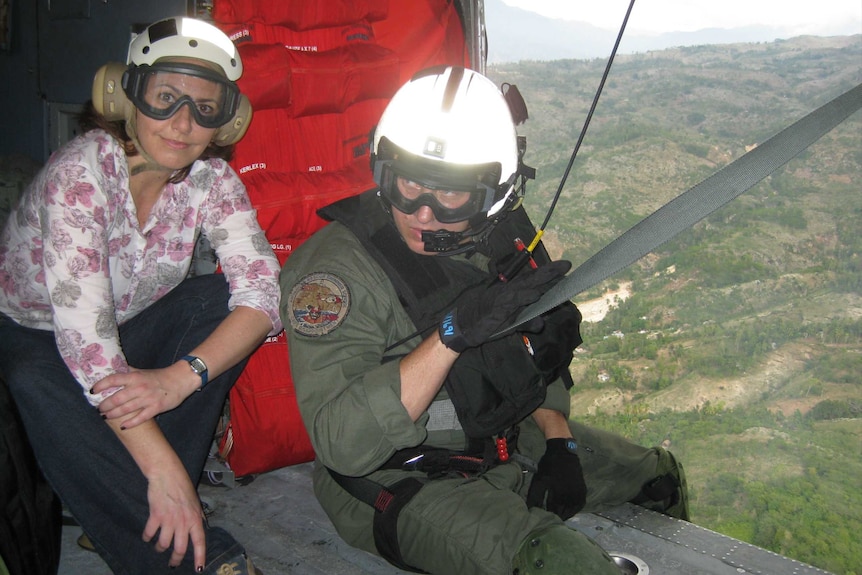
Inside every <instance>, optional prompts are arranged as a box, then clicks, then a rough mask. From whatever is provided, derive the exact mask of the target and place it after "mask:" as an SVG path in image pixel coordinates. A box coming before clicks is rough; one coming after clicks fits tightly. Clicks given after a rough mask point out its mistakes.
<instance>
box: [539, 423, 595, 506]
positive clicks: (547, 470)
mask: <svg viewBox="0 0 862 575" xmlns="http://www.w3.org/2000/svg"><path fill="white" fill-rule="evenodd" d="M546 445H547V447H546V449H545V455H543V456H542V459H540V460H539V469H538V471H537V472H536V475H535V476H534V477H533V482H532V483H531V484H530V490H529V491H528V492H527V506H528V507H543V508H545V509H547V510H548V511H550V512H552V513H556V514H557V515H558V516H559V517H560V519H562V520H563V521H565V520H566V519H568V518H569V517H571V516H573V515H574V514H575V513H577V512H578V511H580V510H581V509H583V508H584V504H585V503H586V501H587V484H586V482H585V481H584V471H583V469H582V468H581V460H580V459H579V458H578V454H577V444H576V443H575V440H574V439H571V438H556V439H549V440H547V441H546Z"/></svg>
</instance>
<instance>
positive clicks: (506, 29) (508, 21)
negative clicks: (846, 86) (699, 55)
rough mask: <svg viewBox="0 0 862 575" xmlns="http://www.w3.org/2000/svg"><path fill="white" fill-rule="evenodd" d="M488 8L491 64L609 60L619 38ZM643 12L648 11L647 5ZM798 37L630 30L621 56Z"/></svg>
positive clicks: (770, 31) (492, 2)
mask: <svg viewBox="0 0 862 575" xmlns="http://www.w3.org/2000/svg"><path fill="white" fill-rule="evenodd" d="M484 4H485V25H486V28H487V30H488V63H489V64H495V63H502V62H518V61H521V60H545V61H548V60H562V59H590V58H606V57H607V56H608V55H609V54H610V51H611V48H612V47H613V44H614V40H615V39H616V36H617V32H616V31H611V30H605V29H602V28H598V27H596V26H593V25H591V24H587V23H585V22H577V21H571V20H559V19H554V18H547V17H545V16H542V15H540V14H537V13H535V12H530V11H528V10H523V9H521V8H515V7H513V6H509V5H507V4H505V3H504V2H503V1H502V0H485V3H484ZM642 9H649V8H648V6H644V7H642ZM620 24H622V20H620ZM852 27H853V26H852V24H848V28H850V29H848V30H847V34H848V35H849V34H855V33H859V32H862V30H852ZM794 35H796V34H793V33H791V32H789V31H788V30H785V29H782V28H780V27H777V26H746V27H740V28H732V29H725V28H707V29H703V30H696V31H693V32H668V33H664V34H659V35H645V34H637V33H630V32H628V31H627V32H626V33H625V34H624V36H623V39H622V41H621V42H620V47H619V53H621V54H631V53H637V52H648V51H650V50H663V49H665V48H671V47H676V46H694V45H711V44H733V43H744V42H769V41H772V40H775V39H777V38H789V37H791V36H794Z"/></svg>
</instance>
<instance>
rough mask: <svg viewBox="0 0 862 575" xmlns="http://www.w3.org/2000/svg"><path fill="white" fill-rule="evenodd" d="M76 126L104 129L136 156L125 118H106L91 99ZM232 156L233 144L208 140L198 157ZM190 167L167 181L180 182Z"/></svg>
mask: <svg viewBox="0 0 862 575" xmlns="http://www.w3.org/2000/svg"><path fill="white" fill-rule="evenodd" d="M78 126H79V127H80V128H81V131H83V132H89V131H90V130H97V129H98V130H104V131H106V132H107V133H108V134H110V135H111V136H113V137H114V138H115V139H116V140H117V141H118V142H120V143H121V144H122V145H123V149H124V150H125V152H126V156H137V155H138V153H139V152H138V150H137V148H135V144H134V143H133V142H132V139H131V138H130V137H129V135H128V134H127V133H126V122H125V120H117V121H116V122H110V121H108V120H106V119H105V117H104V116H103V115H102V114H100V113H99V112H97V111H96V108H95V107H94V106H93V101H92V100H89V101H87V103H86V104H84V110H83V111H82V112H81V114H80V115H79V116H78ZM232 157H233V145H230V146H216V145H215V144H214V143H212V142H210V144H209V145H208V146H207V147H206V149H205V150H204V151H203V153H202V154H201V156H200V158H198V159H200V160H208V159H210V158H221V159H222V160H224V161H226V162H227V161H230V159H231V158H232ZM191 169H192V166H191V164H190V165H188V166H186V167H185V168H182V169H181V170H177V171H176V172H175V173H174V174H173V175H172V176H171V177H170V179H168V182H170V183H172V184H178V183H180V182H182V181H183V180H185V179H186V178H187V177H188V175H189V172H190V171H191Z"/></svg>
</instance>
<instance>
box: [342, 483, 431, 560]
mask: <svg viewBox="0 0 862 575" xmlns="http://www.w3.org/2000/svg"><path fill="white" fill-rule="evenodd" d="M326 470H327V471H329V475H331V476H332V478H333V479H334V480H335V482H336V483H338V484H339V485H340V486H341V488H342V489H344V490H345V491H347V492H348V493H349V494H350V495H352V496H353V497H355V498H356V499H358V500H360V501H362V502H363V503H367V504H368V505H370V506H371V507H373V508H374V511H375V513H374V546H375V547H377V552H378V553H380V556H381V557H383V558H384V559H386V560H387V561H389V562H390V563H391V564H392V565H395V566H396V567H398V568H399V569H403V570H405V571H412V572H414V573H425V571H423V570H422V569H419V568H417V567H413V566H412V565H408V564H407V563H406V562H405V561H404V557H402V556H401V548H400V546H399V545H398V515H399V514H400V513H401V509H403V508H404V506H405V505H407V504H408V503H409V502H410V500H411V499H413V496H414V495H416V494H417V493H418V492H419V490H420V489H422V486H423V485H425V482H424V481H422V480H420V479H417V478H415V477H407V478H406V479H402V480H401V481H399V482H398V483H396V484H395V485H393V486H392V487H385V486H384V485H382V484H380V483H377V482H376V481H372V480H371V479H368V478H366V477H349V476H347V475H342V474H340V473H338V472H337V471H333V470H332V469H330V468H328V467H327V468H326Z"/></svg>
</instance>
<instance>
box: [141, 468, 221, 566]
mask: <svg viewBox="0 0 862 575" xmlns="http://www.w3.org/2000/svg"><path fill="white" fill-rule="evenodd" d="M147 499H148V501H149V504H150V516H149V519H148V520H147V524H146V526H145V527H144V533H143V538H144V541H147V542H149V541H152V540H153V539H154V538H155V537H156V535H158V539H156V541H155V548H156V551H158V552H159V553H162V552H163V551H166V550H167V549H169V548H171V547H172V548H173V550H172V552H171V557H170V559H169V560H168V565H169V566H171V567H176V566H177V565H179V564H180V562H181V561H182V560H183V557H185V554H186V551H188V545H189V539H191V543H192V549H193V551H194V560H195V563H194V564H195V565H196V566H201V565H205V564H206V537H205V535H204V527H203V510H202V509H201V504H200V499H198V495H197V492H196V491H195V488H194V486H193V485H192V483H191V481H190V480H189V476H188V474H187V473H186V472H185V469H182V468H180V469H179V470H173V471H167V470H166V471H165V472H164V473H161V472H160V473H159V474H158V475H157V476H155V477H150V478H149V487H148V489H147Z"/></svg>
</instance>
